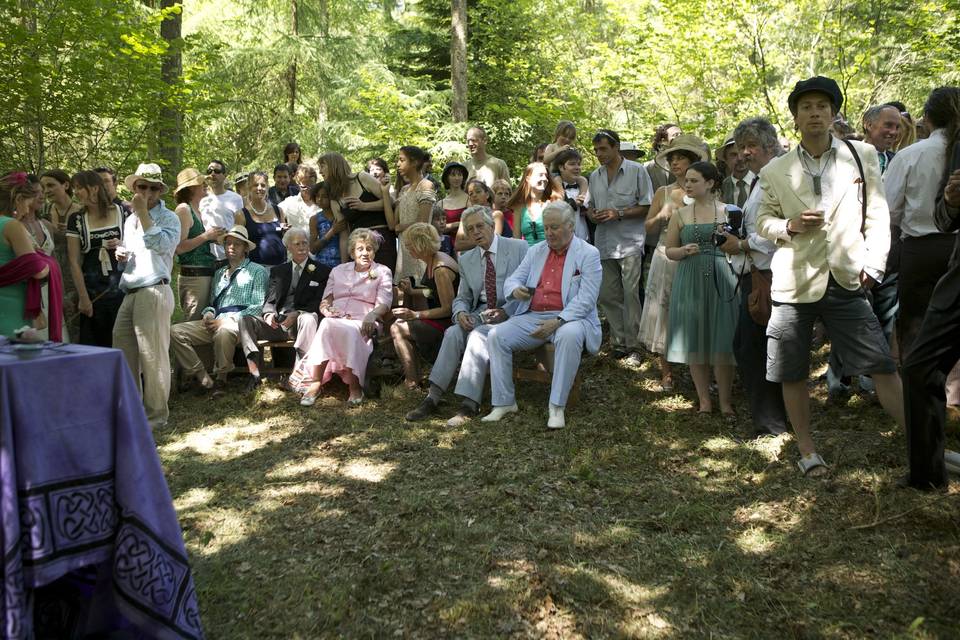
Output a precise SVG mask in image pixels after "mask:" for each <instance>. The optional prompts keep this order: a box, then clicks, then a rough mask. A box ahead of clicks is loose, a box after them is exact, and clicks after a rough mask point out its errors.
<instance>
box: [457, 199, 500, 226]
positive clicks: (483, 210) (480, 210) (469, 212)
mask: <svg viewBox="0 0 960 640" xmlns="http://www.w3.org/2000/svg"><path fill="white" fill-rule="evenodd" d="M473 215H478V216H482V217H483V222H484V223H485V224H486V225H487V226H490V227H492V226H493V210H492V209H490V207H485V206H483V205H482V204H475V205H473V206H472V207H467V208H466V209H464V211H463V213H461V214H460V223H461V224H463V222H464V221H465V220H466V219H467V216H473Z"/></svg>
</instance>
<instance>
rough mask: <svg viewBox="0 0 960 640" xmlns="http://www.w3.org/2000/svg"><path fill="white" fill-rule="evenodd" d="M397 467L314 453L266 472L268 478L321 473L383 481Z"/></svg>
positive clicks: (386, 463) (369, 460)
mask: <svg viewBox="0 0 960 640" xmlns="http://www.w3.org/2000/svg"><path fill="white" fill-rule="evenodd" d="M395 468H396V465H395V464H393V463H388V462H377V461H376V460H372V459H370V458H361V457H357V458H352V459H350V460H340V459H338V458H334V457H331V456H327V455H322V454H321V455H314V456H311V457H309V458H306V459H304V460H300V461H298V462H284V463H281V464H280V465H279V466H278V467H276V468H274V469H272V470H270V471H268V472H267V473H266V477H267V478H271V479H284V478H298V477H299V476H315V475H317V474H320V473H325V474H329V475H332V476H336V475H341V476H343V477H345V478H350V479H352V480H362V481H364V482H381V481H382V480H383V479H384V478H386V477H387V476H388V475H390V473H391V472H392V471H393V470H394V469H395Z"/></svg>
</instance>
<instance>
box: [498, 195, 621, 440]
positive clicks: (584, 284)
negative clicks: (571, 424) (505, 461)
mask: <svg viewBox="0 0 960 640" xmlns="http://www.w3.org/2000/svg"><path fill="white" fill-rule="evenodd" d="M575 222H576V215H575V214H574V212H573V209H571V208H570V205H568V204H567V203H566V202H563V201H554V202H551V203H549V204H548V205H547V206H546V207H544V209H543V227H544V232H545V235H546V240H545V241H543V242H540V243H538V244H536V245H534V246H532V247H531V248H530V250H529V251H528V252H527V255H526V256H525V257H524V259H523V262H521V263H520V266H519V267H518V268H517V270H516V271H514V272H513V274H512V275H511V276H510V277H509V278H507V281H506V282H505V283H504V284H503V289H504V291H506V292H507V299H508V300H509V299H513V300H517V301H518V305H517V308H516V313H515V314H514V315H513V316H512V317H511V318H510V319H509V320H507V321H506V322H504V323H503V324H500V325H497V326H495V327H494V328H493V329H491V331H490V335H489V336H488V338H487V347H488V349H489V351H490V380H491V383H490V384H491V387H492V388H493V398H492V399H493V411H491V412H490V413H489V414H488V415H486V416H484V417H483V418H482V420H483V422H496V421H498V420H500V419H501V418H503V417H504V416H505V415H507V414H509V413H513V412H515V411H517V403H516V399H515V397H514V390H513V352H514V351H529V350H531V349H536V348H537V347H539V346H540V345H542V344H544V343H545V342H552V343H553V345H554V348H555V350H556V353H555V357H554V366H553V381H552V383H551V387H550V407H549V409H550V411H549V419H548V420H547V428H548V429H562V428H563V427H564V425H565V418H564V414H563V410H564V407H565V406H566V404H567V397H568V396H569V395H570V387H572V386H573V381H574V379H575V378H576V375H577V369H579V368H580V357H581V355H582V354H583V349H584V347H586V349H587V351H589V352H590V353H593V354H595V353H597V351H598V350H599V349H600V338H601V333H600V320H599V318H598V317H597V297H598V296H599V295H600V280H601V278H602V270H601V267H600V253H599V252H598V251H597V249H596V248H595V247H593V246H591V245H589V244H587V243H586V242H584V241H583V240H581V239H579V238H577V237H575V236H574V234H573V228H574V224H575Z"/></svg>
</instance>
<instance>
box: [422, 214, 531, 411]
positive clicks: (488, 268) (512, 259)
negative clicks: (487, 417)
mask: <svg viewBox="0 0 960 640" xmlns="http://www.w3.org/2000/svg"><path fill="white" fill-rule="evenodd" d="M460 228H461V229H463V230H464V233H465V235H466V237H467V238H468V239H469V240H470V241H472V242H473V243H474V244H475V245H476V246H475V247H474V248H473V249H470V250H469V251H465V252H464V253H462V254H461V255H460V286H459V287H458V289H457V296H456V298H454V300H453V306H452V310H451V317H452V319H453V324H452V325H451V326H450V327H448V328H447V330H446V331H445V332H444V334H443V343H442V344H441V345H440V352H439V354H438V355H437V359H436V362H435V363H434V365H433V369H432V370H431V371H430V391H429V393H428V394H427V397H426V398H424V399H423V401H422V402H421V403H420V404H419V405H417V407H416V408H415V409H414V410H412V411H411V412H410V413H408V414H407V416H406V418H407V420H409V421H411V422H416V421H419V420H425V419H427V418H428V417H429V416H430V415H432V414H433V413H435V412H436V410H437V405H438V404H439V403H440V399H441V398H442V397H443V394H444V392H445V391H446V390H447V388H448V387H449V386H450V382H451V381H452V380H453V375H454V373H456V371H457V367H458V366H459V367H460V375H459V377H458V378H457V387H456V389H455V390H454V393H455V394H456V395H458V396H460V397H461V398H462V399H463V400H462V403H461V405H460V410H459V412H457V415H455V416H454V417H453V418H451V419H450V420H449V421H448V422H447V426H449V427H456V426H459V425H461V424H463V423H464V422H466V421H467V420H469V419H470V418H471V417H473V416H475V415H477V413H479V411H480V398H481V397H482V395H483V386H484V383H485V382H486V379H487V369H488V367H489V357H488V355H487V333H488V332H489V331H490V329H491V328H492V327H493V326H494V325H495V324H497V323H500V322H503V321H504V320H506V319H507V316H508V311H507V310H505V307H506V306H507V301H506V297H505V296H504V293H503V283H504V281H506V279H507V276H509V275H510V274H511V273H513V272H514V271H515V270H516V268H517V267H518V266H520V262H521V261H522V260H523V256H524V255H526V253H527V247H528V246H529V245H528V244H527V242H526V241H525V240H519V239H516V240H515V239H512V238H503V237H500V236H498V235H496V234H495V233H494V221H493V212H492V211H491V210H490V208H489V207H484V206H473V207H469V208H468V209H467V210H466V211H464V212H463V215H462V216H461V217H460ZM514 304H515V303H514Z"/></svg>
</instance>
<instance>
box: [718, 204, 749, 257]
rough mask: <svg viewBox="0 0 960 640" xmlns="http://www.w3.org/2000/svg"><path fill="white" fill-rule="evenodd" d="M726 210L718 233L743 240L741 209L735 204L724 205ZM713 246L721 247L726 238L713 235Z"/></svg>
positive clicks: (744, 234) (720, 235)
mask: <svg viewBox="0 0 960 640" xmlns="http://www.w3.org/2000/svg"><path fill="white" fill-rule="evenodd" d="M726 210H727V219H726V220H725V221H724V222H722V223H720V231H722V232H723V233H725V234H727V235H731V236H735V237H737V238H743V237H744V236H746V233H744V230H743V209H741V208H740V207H738V206H737V205H735V204H728V205H726ZM712 237H713V244H715V245H716V246H718V247H719V246H720V245H722V244H723V243H724V242H726V240H727V239H726V238H725V237H724V236H723V235H722V234H720V233H714V234H713V236H712Z"/></svg>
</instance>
